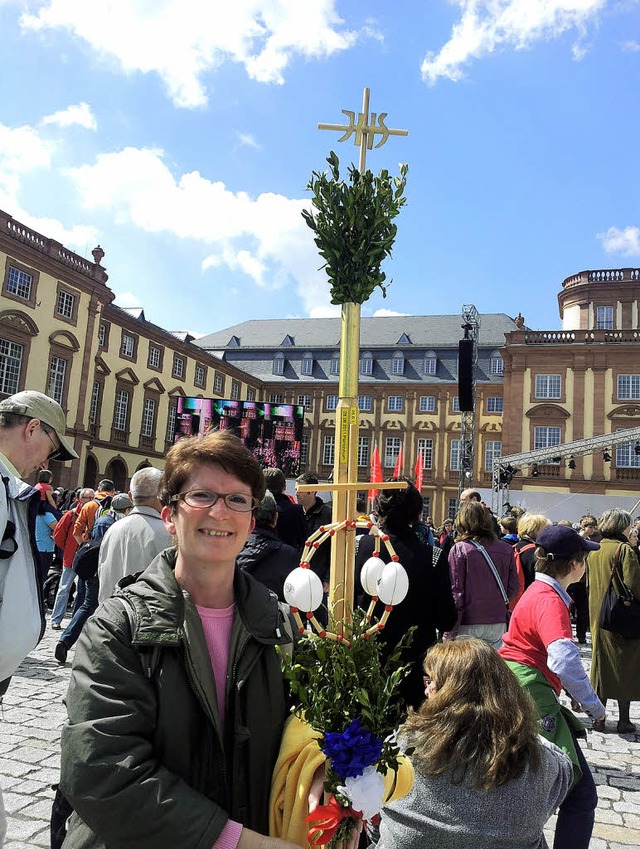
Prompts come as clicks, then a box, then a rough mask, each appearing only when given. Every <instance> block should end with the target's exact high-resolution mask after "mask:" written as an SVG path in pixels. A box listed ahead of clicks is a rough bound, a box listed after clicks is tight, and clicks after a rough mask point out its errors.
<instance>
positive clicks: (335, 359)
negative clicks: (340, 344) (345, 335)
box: [331, 351, 340, 374]
mask: <svg viewBox="0 0 640 849" xmlns="http://www.w3.org/2000/svg"><path fill="white" fill-rule="evenodd" d="M331 374H340V351H335V352H334V353H333V354H331Z"/></svg>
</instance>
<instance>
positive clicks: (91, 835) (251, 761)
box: [61, 549, 291, 849]
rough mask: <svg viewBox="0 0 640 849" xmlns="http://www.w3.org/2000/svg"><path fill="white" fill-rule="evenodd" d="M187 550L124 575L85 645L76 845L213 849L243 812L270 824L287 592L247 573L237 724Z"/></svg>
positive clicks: (236, 665)
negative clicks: (193, 594) (187, 578)
mask: <svg viewBox="0 0 640 849" xmlns="http://www.w3.org/2000/svg"><path fill="white" fill-rule="evenodd" d="M174 564H175V552H174V551H172V550H171V549H167V550H166V551H164V552H163V553H162V554H160V555H158V557H156V558H155V560H154V561H153V562H152V563H151V565H150V566H149V567H148V569H146V571H144V572H143V573H142V574H141V575H138V576H135V577H134V578H125V579H124V580H123V581H122V582H121V584H120V585H119V589H118V591H117V593H116V595H115V596H114V597H113V598H111V599H108V600H107V601H106V602H105V603H104V604H102V605H101V606H100V607H99V608H98V610H97V611H96V613H95V614H94V615H93V617H91V618H90V619H89V620H88V622H87V624H86V625H85V628H84V630H83V633H82V636H81V638H80V641H79V642H78V645H77V649H76V655H75V659H74V664H73V671H72V674H71V681H70V684H69V690H68V693H67V698H66V704H67V711H68V715H69V719H68V722H67V724H66V725H65V727H64V728H63V731H62V777H61V789H62V792H63V793H64V795H65V796H66V797H67V799H68V800H69V802H70V803H71V805H72V806H73V808H74V809H75V813H74V815H73V816H72V819H71V821H70V829H69V833H68V834H67V837H66V839H65V842H64V849H161V847H164V846H167V847H184V849H187V847H188V849H211V847H212V846H213V844H214V843H215V841H216V840H217V838H218V836H219V835H220V832H221V831H222V829H223V828H224V826H225V824H226V822H227V819H228V818H231V819H233V820H236V821H238V822H240V823H242V824H243V825H246V826H248V827H250V828H254V829H256V830H257V831H259V832H262V833H263V834H266V833H267V830H268V801H269V791H270V785H271V775H272V771H273V767H274V764H275V761H276V758H277V755H278V749H279V746H280V737H281V732H282V726H283V723H284V720H285V718H286V715H287V712H288V711H287V708H288V705H287V698H288V692H287V686H286V683H285V682H284V679H283V676H282V673H281V669H280V658H279V656H278V654H277V652H276V649H275V646H276V645H277V644H279V643H288V642H290V637H289V636H288V634H290V633H291V631H290V629H288V628H287V627H286V626H285V623H284V618H283V614H282V611H281V609H280V607H279V606H278V602H277V598H276V596H275V595H274V594H273V593H272V592H270V591H269V590H267V589H266V588H265V587H264V586H263V585H261V584H259V583H258V582H257V581H254V580H253V578H251V577H250V576H248V575H246V574H244V573H243V572H242V571H240V570H236V576H235V587H234V589H235V602H236V615H235V618H234V623H233V630H232V635H231V649H230V656H229V668H228V673H227V689H226V709H225V723H224V733H223V732H222V730H221V727H220V720H219V717H218V710H217V704H216V692H215V681H214V677H213V671H212V668H211V661H210V657H209V653H208V649H207V645H206V642H205V639H204V634H203V631H202V625H201V622H200V617H199V616H198V612H197V610H196V608H195V606H194V604H193V602H192V601H191V598H190V597H189V595H188V593H187V592H185V591H184V590H182V589H181V588H180V587H179V586H178V584H177V582H176V580H175V577H174V574H173V567H174Z"/></svg>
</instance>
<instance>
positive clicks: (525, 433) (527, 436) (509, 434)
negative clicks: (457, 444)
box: [502, 268, 640, 518]
mask: <svg viewBox="0 0 640 849" xmlns="http://www.w3.org/2000/svg"><path fill="white" fill-rule="evenodd" d="M558 306H559V312H560V318H561V320H562V330H544V331H542V330H541V331H532V330H528V329H526V328H523V329H519V330H515V331H512V332H510V333H507V334H506V337H505V345H504V348H503V350H502V355H503V358H504V363H505V370H504V392H505V398H506V399H508V403H507V402H505V413H504V422H503V427H504V438H503V455H504V456H506V455H509V454H515V453H519V452H526V451H530V450H535V449H538V448H549V447H553V446H555V445H560V444H562V443H565V442H574V441H577V440H581V439H587V438H589V437H592V436H599V435H600V434H609V433H615V432H616V431H617V430H621V429H623V428H631V427H638V426H640V269H638V268H621V269H603V270H594V271H581V272H578V273H577V274H573V275H572V276H570V277H567V278H566V279H565V280H564V281H563V283H562V290H561V292H560V293H559V295H558ZM639 484H640V443H626V444H623V445H619V446H617V447H615V448H613V447H612V448H611V449H610V450H607V451H603V452H601V453H595V454H587V455H584V456H576V457H575V458H573V459H572V458H570V459H569V461H568V462H567V461H566V460H564V459H563V460H562V461H561V462H557V463H549V464H545V465H539V466H532V467H530V468H529V469H527V470H523V472H522V475H521V476H518V477H516V478H515V480H514V481H513V483H512V486H511V489H512V491H513V490H518V491H519V492H520V493H521V497H523V498H524V500H525V502H528V503H538V504H543V505H545V504H546V505H548V504H549V503H550V499H549V497H548V496H547V498H546V499H542V500H541V499H540V496H541V494H543V493H547V494H548V493H551V494H552V495H554V496H555V497H556V500H557V502H558V503H564V504H565V505H568V504H569V503H572V502H573V503H575V505H576V507H577V508H579V509H577V510H574V511H573V512H574V513H576V512H577V514H578V515H579V514H580V510H581V511H582V512H594V513H595V514H596V515H598V512H600V510H602V509H604V508H605V507H606V506H607V505H608V506H612V505H613V504H616V505H617V506H621V507H626V508H627V509H631V508H632V506H633V505H634V504H635V503H636V501H637V499H638V498H639V497H640V491H639V490H640V486H639ZM611 496H613V497H614V498H615V502H612V501H611V500H610V497H611ZM607 498H609V501H607ZM510 500H511V501H512V502H514V501H515V500H517V498H515V499H514V498H512V497H510ZM565 509H566V508H565ZM556 518H560V516H559V515H558V516H557V517H556ZM569 518H572V516H569Z"/></svg>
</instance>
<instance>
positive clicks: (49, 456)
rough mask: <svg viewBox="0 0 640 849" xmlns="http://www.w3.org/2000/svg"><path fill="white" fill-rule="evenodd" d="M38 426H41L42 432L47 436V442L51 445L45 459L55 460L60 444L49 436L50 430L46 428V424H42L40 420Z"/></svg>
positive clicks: (58, 454) (58, 453)
mask: <svg viewBox="0 0 640 849" xmlns="http://www.w3.org/2000/svg"><path fill="white" fill-rule="evenodd" d="M40 427H41V428H42V431H43V433H46V434H47V436H48V437H49V442H50V443H51V444H52V445H53V451H50V452H49V453H48V454H47V460H57V459H58V457H59V456H60V446H59V445H56V443H55V440H54V439H53V437H52V436H51V431H50V430H49V429H48V427H47V426H46V425H44V424H42V422H40Z"/></svg>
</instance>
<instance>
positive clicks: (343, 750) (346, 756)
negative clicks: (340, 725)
mask: <svg viewBox="0 0 640 849" xmlns="http://www.w3.org/2000/svg"><path fill="white" fill-rule="evenodd" d="M321 748H322V751H323V752H324V753H325V755H326V756H327V757H328V758H331V768H332V769H333V771H334V772H335V773H337V775H339V776H340V777H341V778H355V777H356V776H358V775H362V773H363V772H364V771H365V769H366V768H367V767H368V766H371V765H372V764H375V763H377V761H378V760H379V758H380V755H381V754H382V740H380V739H378V738H377V737H374V736H373V734H371V733H370V732H369V731H365V730H364V729H363V728H362V727H361V726H360V720H359V719H357V718H356V719H354V720H353V721H352V722H351V724H350V725H349V727H348V728H347V729H346V730H345V731H343V732H342V733H341V734H338V733H335V732H332V731H327V732H325V734H324V739H323V741H322V745H321Z"/></svg>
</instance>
